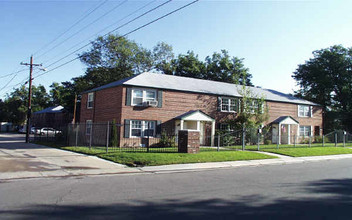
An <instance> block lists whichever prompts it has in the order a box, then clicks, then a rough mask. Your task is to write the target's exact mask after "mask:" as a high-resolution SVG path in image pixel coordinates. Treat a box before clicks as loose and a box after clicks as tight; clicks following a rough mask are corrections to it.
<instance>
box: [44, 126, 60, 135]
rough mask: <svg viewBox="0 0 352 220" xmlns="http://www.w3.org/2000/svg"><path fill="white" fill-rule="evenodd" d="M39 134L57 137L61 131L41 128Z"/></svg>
mask: <svg viewBox="0 0 352 220" xmlns="http://www.w3.org/2000/svg"><path fill="white" fill-rule="evenodd" d="M39 134H40V135H44V136H55V135H57V134H61V131H60V130H56V129H54V128H41V129H40V130H39Z"/></svg>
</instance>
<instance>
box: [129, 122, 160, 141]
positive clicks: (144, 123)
mask: <svg viewBox="0 0 352 220" xmlns="http://www.w3.org/2000/svg"><path fill="white" fill-rule="evenodd" d="M133 122H141V128H140V129H141V136H133V135H132V129H136V128H133V126H132V124H133ZM148 122H149V123H151V124H152V127H151V129H152V130H153V135H151V136H149V137H150V138H152V137H155V136H156V121H148V120H145V121H143V120H131V121H130V137H131V138H143V137H148V136H147V135H145V133H146V130H148Z"/></svg>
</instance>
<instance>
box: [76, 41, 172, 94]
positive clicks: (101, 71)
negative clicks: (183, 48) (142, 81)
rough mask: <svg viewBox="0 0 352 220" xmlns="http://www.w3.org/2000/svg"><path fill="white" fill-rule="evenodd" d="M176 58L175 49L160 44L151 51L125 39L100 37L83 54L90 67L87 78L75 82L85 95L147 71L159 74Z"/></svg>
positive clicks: (88, 67)
mask: <svg viewBox="0 0 352 220" xmlns="http://www.w3.org/2000/svg"><path fill="white" fill-rule="evenodd" d="M172 57H173V53H172V47H171V46H169V45H167V44H166V43H158V44H157V45H156V46H155V47H154V48H153V49H152V50H149V49H146V48H144V47H142V46H141V45H139V44H137V43H135V42H134V41H131V40H129V39H127V38H125V37H121V36H118V35H109V36H107V37H98V38H97V40H95V41H94V42H92V47H91V49H90V50H89V51H87V52H84V53H82V54H80V59H81V61H82V62H83V63H84V64H85V65H87V70H86V73H85V75H83V76H80V77H76V78H73V83H74V84H75V85H76V86H77V90H78V91H79V92H82V91H84V90H87V89H91V88H94V87H97V86H102V85H105V84H107V83H110V82H113V81H117V80H120V79H123V78H126V77H129V76H132V75H133V74H138V73H142V72H145V71H154V70H155V71H157V70H158V69H159V68H161V66H162V65H164V63H165V62H167V61H168V60H170V59H171V58H172Z"/></svg>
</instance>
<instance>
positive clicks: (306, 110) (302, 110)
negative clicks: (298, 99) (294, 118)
mask: <svg viewBox="0 0 352 220" xmlns="http://www.w3.org/2000/svg"><path fill="white" fill-rule="evenodd" d="M310 116H311V113H310V106H309V105H299V106H298V117H310Z"/></svg>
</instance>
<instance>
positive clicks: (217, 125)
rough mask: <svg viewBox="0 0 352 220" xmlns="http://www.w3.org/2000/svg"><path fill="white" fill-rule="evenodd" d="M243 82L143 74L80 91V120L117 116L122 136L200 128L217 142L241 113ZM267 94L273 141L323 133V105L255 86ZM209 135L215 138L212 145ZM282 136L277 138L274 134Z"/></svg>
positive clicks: (203, 141) (257, 91) (256, 91)
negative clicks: (218, 133) (219, 131)
mask: <svg viewBox="0 0 352 220" xmlns="http://www.w3.org/2000/svg"><path fill="white" fill-rule="evenodd" d="M240 89H241V86H239V85H235V84H230V83H223V82H216V81H210V80H202V79H194V78H188V77H179V76H172V75H164V74H157V73H148V72H145V73H142V74H139V75H135V76H132V77H129V78H126V79H122V80H119V81H116V82H113V83H110V84H107V85H104V86H101V87H98V88H95V89H92V90H89V91H86V92H84V93H83V94H82V99H81V114H80V117H81V118H80V122H81V123H85V124H86V125H87V129H86V133H87V135H90V132H89V128H90V126H91V124H92V123H101V122H108V121H110V122H111V121H112V120H116V122H117V123H118V124H121V125H124V126H121V127H120V128H119V129H120V130H119V136H120V137H119V138H120V143H122V142H123V140H127V139H133V138H141V137H143V136H152V137H155V139H157V138H158V137H160V133H161V132H162V131H167V132H169V133H170V132H171V133H175V134H176V133H177V132H178V130H197V131H200V141H201V144H203V145H210V144H211V145H214V134H215V130H216V129H228V125H227V124H226V122H227V121H228V119H231V118H233V117H236V112H238V111H239V101H240V99H241V95H240V94H239V91H240ZM251 90H252V92H253V93H254V94H257V95H259V96H262V97H265V107H266V108H268V109H267V110H268V114H269V119H268V121H267V122H265V125H271V130H272V131H271V132H272V134H273V140H272V142H273V143H276V142H277V140H278V141H279V142H280V143H281V144H291V143H292V137H293V136H295V135H299V136H310V135H315V136H317V135H322V123H323V121H322V108H321V107H320V106H319V105H317V104H315V103H312V102H309V101H307V100H303V99H299V98H296V97H293V96H290V95H287V94H284V93H280V92H278V91H274V90H270V89H263V88H258V87H251ZM205 137H211V139H210V141H209V142H210V143H209V142H208V143H207V142H206V138H205ZM274 137H278V138H274Z"/></svg>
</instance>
